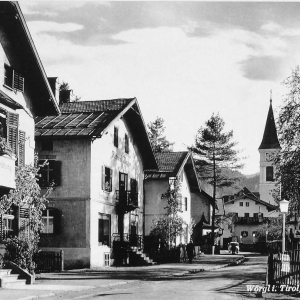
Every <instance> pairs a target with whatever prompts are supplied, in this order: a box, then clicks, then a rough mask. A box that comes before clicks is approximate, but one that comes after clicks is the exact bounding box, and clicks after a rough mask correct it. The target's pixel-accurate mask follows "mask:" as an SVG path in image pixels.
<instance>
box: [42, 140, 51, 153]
mask: <svg viewBox="0 0 300 300" xmlns="http://www.w3.org/2000/svg"><path fill="white" fill-rule="evenodd" d="M41 144H42V151H53V140H43V141H42V142H41Z"/></svg>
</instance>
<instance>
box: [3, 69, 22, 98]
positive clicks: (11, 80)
mask: <svg viewBox="0 0 300 300" xmlns="http://www.w3.org/2000/svg"><path fill="white" fill-rule="evenodd" d="M4 84H5V85H6V86H8V87H10V88H12V89H15V90H17V91H20V92H24V77H23V76H22V75H21V73H19V72H17V71H16V70H14V69H13V68H12V67H10V66H8V65H6V64H4Z"/></svg>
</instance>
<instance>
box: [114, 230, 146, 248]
mask: <svg viewBox="0 0 300 300" xmlns="http://www.w3.org/2000/svg"><path fill="white" fill-rule="evenodd" d="M114 242H115V243H116V242H121V236H120V234H119V233H113V235H112V243H113V244H114ZM122 242H123V243H124V245H125V246H126V247H127V246H132V247H138V248H139V249H143V248H144V240H143V236H142V235H138V234H129V233H124V234H123V241H122ZM124 245H123V246H124Z"/></svg>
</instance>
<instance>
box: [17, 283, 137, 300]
mask: <svg viewBox="0 0 300 300" xmlns="http://www.w3.org/2000/svg"><path fill="white" fill-rule="evenodd" d="M136 281H138V280H132V281H121V282H116V283H110V284H107V285H103V286H93V287H91V288H90V290H92V289H96V288H108V287H112V286H118V285H123V284H129V283H134V282H136ZM86 290H87V289H82V290H81V289H78V290H76V292H79V291H86ZM70 292H75V291H73V290H69V291H63V290H61V291H60V292H54V293H48V294H42V295H38V296H27V297H24V298H18V299H17V300H35V299H42V298H46V297H53V296H58V295H60V294H65V293H70ZM75 299H76V298H75Z"/></svg>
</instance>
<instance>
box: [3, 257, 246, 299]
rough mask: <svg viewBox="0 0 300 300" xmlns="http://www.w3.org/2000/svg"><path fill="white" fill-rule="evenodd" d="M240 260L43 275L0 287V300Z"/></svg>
mask: <svg viewBox="0 0 300 300" xmlns="http://www.w3.org/2000/svg"><path fill="white" fill-rule="evenodd" d="M243 259H244V257H243V256H242V255H215V256H212V255H202V256H201V257H200V258H199V259H195V260H194V261H193V263H192V264H188V263H172V264H161V265H154V266H143V267H110V268H97V269H80V270H69V271H65V272H60V273H42V274H37V275H36V282H35V284H33V285H26V286H20V287H13V288H7V289H1V288H0V299H1V300H30V299H39V298H45V297H50V296H54V295H58V294H62V293H65V292H68V291H80V290H85V289H93V288H95V287H109V286H115V285H122V284H128V283H133V282H134V281H137V280H139V281H141V280H160V279H163V278H168V277H170V276H184V275H187V274H190V273H197V272H203V271H210V270H213V269H218V268H222V267H225V266H228V265H232V264H233V265H234V264H238V263H241V261H242V260H243Z"/></svg>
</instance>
